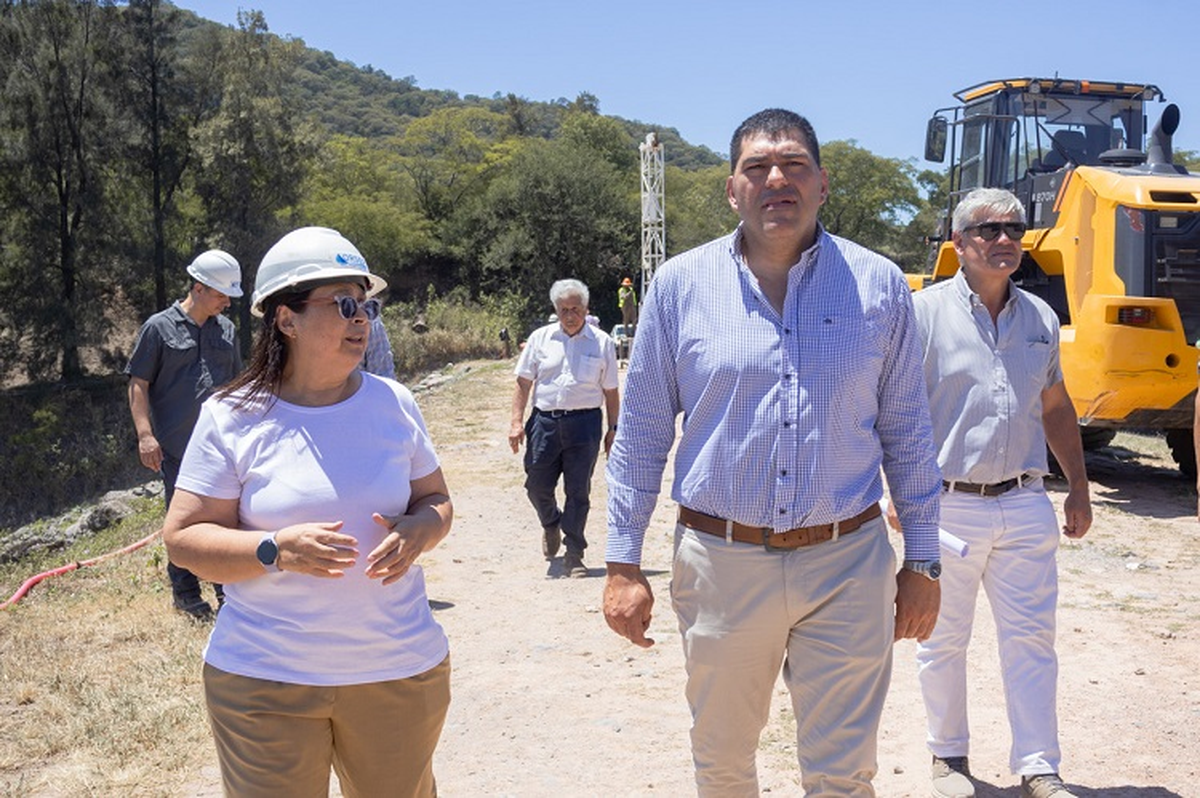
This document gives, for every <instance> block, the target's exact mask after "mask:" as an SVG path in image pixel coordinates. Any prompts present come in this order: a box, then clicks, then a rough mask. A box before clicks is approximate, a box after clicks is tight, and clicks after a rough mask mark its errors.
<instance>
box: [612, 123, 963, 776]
mask: <svg viewBox="0 0 1200 798" xmlns="http://www.w3.org/2000/svg"><path fill="white" fill-rule="evenodd" d="M730 159H731V164H732V174H731V176H730V177H729V179H728V182H727V186H726V193H727V195H728V198H729V203H730V205H731V206H732V207H733V208H734V210H735V211H737V213H738V215H739V217H740V218H741V223H740V224H739V225H738V228H737V229H736V230H735V231H734V232H733V234H731V235H729V236H726V237H724V238H720V239H717V240H716V241H713V242H710V243H708V244H706V245H704V246H701V247H699V248H697V249H695V250H692V251H690V252H687V253H684V254H683V255H680V256H678V257H676V258H673V259H671V260H670V261H668V262H667V263H666V264H664V265H663V266H662V268H661V269H659V271H658V272H657V274H656V275H655V276H654V280H653V282H652V283H651V285H650V289H649V291H648V294H647V296H646V297H645V298H644V302H643V304H642V307H641V314H640V319H639V324H638V343H637V346H636V347H634V351H633V357H632V361H631V363H630V366H629V372H628V378H627V383H626V394H625V401H624V402H623V403H622V408H621V418H620V424H619V428H618V432H617V437H616V441H615V442H614V445H613V449H612V455H611V457H610V459H609V462H608V468H607V476H608V483H609V504H608V546H607V554H606V559H607V561H608V578H607V582H606V585H605V596H604V611H605V617H606V619H607V621H608V623H609V625H610V626H611V627H612V628H613V629H614V630H615V631H616V632H617V633H618V634H620V635H622V636H624V637H626V638H628V639H629V640H631V641H632V642H634V643H635V644H637V645H640V646H650V645H652V644H653V640H651V639H650V638H648V637H646V632H647V631H648V629H649V626H650V621H651V609H652V606H653V594H652V592H651V589H650V585H649V583H648V581H647V580H646V578H645V576H643V574H642V572H641V568H640V561H641V550H642V540H643V536H644V534H645V531H646V527H647V525H648V524H649V520H650V515H651V513H652V511H653V509H654V506H655V503H656V501H657V498H658V493H659V489H660V485H661V481H662V474H663V470H664V468H665V465H666V461H667V457H668V454H669V452H670V449H671V446H672V444H673V442H674V437H675V425H676V418H677V416H678V415H679V414H680V413H682V414H683V416H684V422H683V433H682V436H681V438H680V440H679V445H678V450H677V452H676V455H675V478H674V483H673V484H672V488H671V497H672V498H673V499H674V500H675V501H677V502H678V503H679V522H678V524H677V525H676V526H675V552H674V560H673V568H672V577H671V600H672V605H673V607H674V609H675V612H676V615H677V617H678V621H679V628H680V631H681V634H682V637H683V647H684V653H685V656H686V661H687V672H688V678H687V691H686V692H687V698H688V702H689V704H690V706H691V710H692V718H693V724H692V734H691V737H692V754H693V759H694V762H695V767H696V784H697V788H698V791H699V794H700V795H701V796H716V795H720V796H732V795H738V796H741V795H745V796H757V795H758V779H757V771H756V766H755V754H756V750H757V747H758V739H759V734H760V733H761V731H762V728H763V727H764V725H765V724H766V721H767V716H768V712H769V709H770V703H771V694H772V691H773V690H774V686H775V682H776V679H777V677H778V675H779V672H780V668H781V667H782V668H783V676H784V680H785V682H786V683H787V686H788V688H789V690H790V692H791V696H792V703H793V707H794V709H795V715H796V721H797V726H798V728H797V756H798V759H799V763H800V769H801V774H802V783H803V786H804V789H805V792H806V793H807V794H809V795H815V794H820V795H854V796H871V795H874V790H873V788H872V786H871V780H872V778H873V776H874V774H875V771H876V768H877V764H876V736H877V732H878V727H879V717H880V714H881V712H882V709H883V703H884V698H885V696H886V693H887V688H888V682H889V677H890V673H891V656H892V654H891V652H892V643H893V641H894V640H895V639H899V638H903V637H916V638H918V639H921V638H924V637H927V636H928V635H929V633H930V631H931V630H932V629H933V626H934V622H935V621H936V618H937V610H938V602H939V587H938V583H937V581H936V580H937V576H938V573H939V571H940V563H939V562H938V537H937V534H938V533H937V521H938V499H939V493H940V490H941V479H940V475H939V473H938V468H937V464H936V460H935V457H934V449H933V444H932V440H931V435H930V421H929V407H928V400H927V398H926V394H925V390H924V382H923V378H922V370H921V352H920V350H919V348H918V345H917V330H916V325H915V323H914V319H913V310H912V300H911V297H910V295H909V289H908V286H907V283H906V281H905V279H904V275H903V274H902V273H901V271H900V270H899V268H897V267H896V266H895V264H893V263H891V262H890V261H888V260H886V259H884V258H882V257H880V256H879V255H876V254H874V253H872V252H870V251H868V250H866V249H864V248H862V247H859V246H857V245H855V244H853V243H852V242H850V241H847V240H845V239H842V238H838V237H836V236H832V235H830V234H828V233H827V232H826V231H825V230H824V229H823V228H822V227H821V225H820V224H819V223H818V221H817V211H818V209H819V208H820V206H821V204H822V203H823V202H824V201H825V198H826V196H827V193H828V188H829V183H828V178H827V177H826V174H825V171H824V170H823V169H822V168H821V165H820V150H819V145H818V143H817V139H816V136H815V134H814V133H813V130H812V127H811V125H809V123H808V121H807V120H805V119H804V118H803V117H801V116H798V115H796V114H794V113H791V112H788V111H782V110H775V109H772V110H767V111H763V112H760V113H758V114H756V115H754V116H752V117H751V118H749V119H747V120H746V121H745V122H743V123H742V125H741V126H740V127H739V128H738V130H737V131H736V132H735V133H734V135H733V140H732V142H731V146H730ZM881 468H882V472H883V473H884V474H886V476H887V480H888V484H889V488H890V492H891V495H892V500H893V504H894V506H895V507H896V509H897V511H898V513H899V515H900V520H901V521H902V522H903V525H904V526H903V529H904V558H905V561H904V567H903V568H902V569H901V570H900V571H899V574H898V575H897V570H896V558H895V555H894V553H893V550H892V546H891V544H890V543H889V541H888V539H887V534H886V531H885V526H884V523H883V520H882V518H881V517H880V511H879V505H878V502H879V500H880V498H881V497H882V493H883V479H882V475H881Z"/></svg>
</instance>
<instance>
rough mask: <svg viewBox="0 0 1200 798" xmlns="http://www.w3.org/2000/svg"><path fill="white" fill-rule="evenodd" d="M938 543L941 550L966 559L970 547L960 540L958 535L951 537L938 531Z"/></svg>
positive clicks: (945, 532)
mask: <svg viewBox="0 0 1200 798" xmlns="http://www.w3.org/2000/svg"><path fill="white" fill-rule="evenodd" d="M938 543H940V544H942V548H943V549H945V550H946V551H949V552H952V553H954V554H957V555H958V556H959V557H966V556H967V552H968V551H970V549H971V546H970V544H968V543H967V541H965V540H963V539H962V538H960V537H959V536H958V535H951V534H950V533H949V532H947V531H946V530H944V529H939V530H938Z"/></svg>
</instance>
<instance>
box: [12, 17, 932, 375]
mask: <svg viewBox="0 0 1200 798" xmlns="http://www.w3.org/2000/svg"><path fill="white" fill-rule="evenodd" d="M353 56H354V54H353V53H343V54H332V53H328V52H318V51H314V50H311V49H308V48H306V47H305V46H304V44H303V42H301V41H299V40H294V39H291V38H287V37H282V38H281V37H278V36H276V35H274V34H273V33H272V32H271V31H270V28H269V21H268V20H267V19H266V18H264V16H263V15H262V14H261V13H258V12H253V11H243V12H241V13H240V14H239V18H238V24H237V25H236V26H229V27H227V26H221V25H217V24H214V23H211V22H207V21H205V20H201V19H199V18H197V17H196V16H194V15H193V14H191V13H190V12H186V11H182V10H180V9H177V8H175V7H174V6H172V5H170V4H169V3H165V2H160V0H133V2H129V3H127V4H121V5H117V4H114V3H112V2H104V1H101V0H78V1H77V0H43V1H42V2H22V3H5V4H3V5H2V6H0V80H2V81H3V84H4V95H3V96H4V98H5V102H4V103H3V104H2V105H0V235H2V236H3V238H2V241H3V247H0V296H2V297H3V302H0V374H2V375H4V376H5V380H6V382H7V383H8V384H14V382H18V383H19V382H46V381H57V380H65V381H68V382H70V381H74V380H77V379H79V378H81V377H83V376H85V375H87V374H106V373H113V372H114V371H115V370H117V369H118V368H119V366H120V365H121V363H122V361H123V358H124V356H125V354H126V353H125V352H124V351H123V348H124V346H127V342H126V341H124V340H122V343H121V344H117V343H115V342H116V341H117V340H118V339H117V338H114V331H115V329H116V328H118V327H120V328H123V329H124V328H127V326H128V324H129V323H130V322H131V321H132V323H133V324H136V321H137V320H139V319H141V318H143V317H144V316H146V315H147V314H149V313H150V312H152V311H154V310H156V309H159V308H161V307H164V306H165V305H166V304H167V303H168V302H169V301H170V300H171V299H173V298H174V297H175V296H176V295H178V294H179V293H180V292H181V290H182V286H183V280H182V279H181V278H182V276H183V270H182V266H183V265H184V264H186V263H187V262H189V261H190V259H191V258H192V257H193V256H194V255H195V254H196V253H197V252H198V251H201V250H203V249H206V248H209V247H219V248H222V249H225V250H227V251H229V252H232V253H234V254H235V256H236V257H237V258H238V259H239V260H240V261H241V263H242V266H243V272H244V278H245V282H246V283H247V284H250V285H252V284H253V279H254V268H255V265H256V263H257V261H258V260H259V258H260V257H261V255H262V253H263V252H265V251H266V249H267V248H268V247H269V246H270V244H271V243H272V242H273V241H275V240H276V239H277V238H278V237H279V236H280V235H281V234H282V233H283V232H286V231H287V230H288V229H291V228H294V227H297V226H300V225H305V224H321V225H326V226H331V227H336V228H338V229H339V230H341V231H342V232H343V233H344V234H345V235H347V236H348V237H349V238H350V239H351V240H353V241H354V242H355V243H357V244H358V245H359V247H360V249H361V250H362V251H363V253H364V254H365V255H366V257H367V259H368V261H369V262H370V263H371V264H372V267H373V268H374V269H376V270H378V271H380V272H381V273H383V274H384V275H385V276H386V277H387V279H388V280H389V282H390V283H391V285H392V298H393V299H394V300H395V299H399V300H403V301H418V302H420V301H424V299H425V298H426V297H430V296H441V295H443V294H444V293H445V292H447V291H448V290H449V289H451V288H453V287H455V286H463V287H466V289H467V291H468V293H469V294H470V295H471V296H472V297H474V298H478V297H480V296H485V295H486V296H491V297H492V298H493V299H495V298H497V295H502V294H512V296H511V297H510V298H508V299H507V300H506V302H505V305H506V306H507V307H514V308H517V309H518V310H519V309H520V308H525V310H526V311H527V312H528V313H529V314H534V313H535V312H540V311H541V306H542V305H543V304H544V302H543V300H542V298H543V296H544V294H545V290H546V288H547V287H548V286H549V283H550V282H551V281H552V280H553V279H555V278H557V277H561V276H564V275H574V276H577V277H580V278H581V279H583V280H585V281H586V282H588V283H590V284H592V285H594V286H597V287H602V286H606V285H615V284H616V283H617V281H618V280H619V279H620V277H621V276H624V275H626V274H630V273H632V272H634V271H636V268H637V265H638V263H639V262H640V253H639V251H638V247H639V232H638V224H639V219H640V217H639V201H638V192H639V185H640V184H639V179H638V174H637V169H638V151H637V145H638V143H639V142H640V141H641V140H642V138H643V137H644V135H645V134H646V132H648V131H650V130H654V131H657V133H658V135H659V138H660V139H661V140H662V141H663V142H664V144H665V151H666V160H667V164H668V166H667V182H666V189H667V192H666V193H667V201H666V208H667V223H666V230H667V248H668V254H673V253H676V252H679V251H682V250H684V249H686V248H688V247H691V246H693V245H695V244H697V243H699V242H701V241H704V240H706V239H708V238H711V237H713V236H715V235H718V234H720V233H723V232H725V231H727V230H729V229H730V228H731V227H732V225H733V223H734V217H733V215H732V213H731V212H730V211H729V209H728V206H727V203H726V202H725V199H724V178H725V175H726V174H727V169H728V167H727V165H725V164H724V162H723V158H722V156H721V155H718V154H716V153H713V152H711V151H709V150H707V149H706V148H703V147H696V146H692V145H690V144H688V143H687V142H685V141H683V140H682V139H681V138H680V137H679V135H678V133H677V132H676V131H675V130H673V129H672V128H671V127H670V126H669V120H652V121H650V122H641V121H631V120H624V119H619V118H615V117H610V116H605V115H603V114H602V113H601V99H600V98H597V97H595V96H592V95H590V94H587V93H581V94H579V95H578V96H577V97H575V98H572V99H566V98H561V99H555V100H550V101H544V100H533V99H527V98H523V97H518V96H515V95H512V94H508V95H503V96H501V95H497V96H494V97H491V98H481V97H475V96H463V97H460V96H459V95H458V94H456V93H455V92H454V91H453V90H452V88H439V89H428V88H419V87H418V86H417V82H416V80H415V79H414V78H412V77H405V78H399V79H396V78H393V77H391V76H389V75H386V74H384V73H383V72H381V71H379V70H377V69H373V68H372V67H370V66H364V67H358V66H355V65H353V64H352V63H350V62H349V61H348V60H343V59H352V58H353ZM420 66H421V65H420V64H413V65H412V70H413V72H419V71H420ZM729 121H730V126H731V128H732V126H734V125H735V124H736V122H737V120H729ZM825 153H826V155H825V162H826V164H825V165H826V166H827V168H828V169H829V171H830V173H831V177H832V178H833V186H834V190H833V194H832V195H831V197H830V203H829V206H828V207H827V208H826V211H827V213H826V214H825V217H824V218H825V220H826V225H827V226H828V227H829V229H830V230H832V231H834V232H841V233H844V234H850V235H854V236H856V237H858V238H859V239H860V240H863V241H864V243H867V244H868V245H871V246H874V247H875V248H877V249H881V250H883V251H885V252H888V253H889V254H892V255H893V256H894V257H896V258H897V259H899V260H901V261H904V262H908V263H909V264H910V265H911V266H913V267H916V266H919V261H920V258H921V247H920V245H919V242H918V239H919V235H917V234H914V233H912V232H910V231H906V230H905V223H906V222H908V220H909V219H910V218H911V217H912V216H913V215H914V214H916V213H918V212H919V211H921V209H922V201H921V198H920V196H919V194H918V191H917V187H916V186H917V184H916V177H915V174H914V171H913V169H912V167H911V166H910V165H909V164H908V163H905V162H900V161H894V160H888V159H881V158H877V157H875V156H873V155H871V154H870V153H869V152H867V151H865V150H862V149H860V148H858V147H857V146H855V145H854V143H853V142H832V143H827V144H826V148H825ZM926 177H927V178H928V180H929V181H935V180H936V178H935V177H932V178H930V177H928V176H926ZM924 229H928V228H927V227H926V228H923V229H922V232H923V230H924ZM610 293H611V292H606V291H602V292H597V297H596V301H595V302H594V303H593V304H594V307H595V309H596V310H597V311H598V312H600V314H601V316H602V317H604V318H606V319H607V318H611V317H612V316H613V315H615V307H614V308H610V307H608V305H610V304H613V302H614V300H613V299H612V297H611V296H609V294H610ZM231 313H232V314H233V315H234V316H235V317H236V318H238V319H239V321H240V325H239V326H240V327H241V329H242V332H243V334H244V335H245V336H247V341H248V335H249V332H248V331H249V328H250V326H249V324H247V323H246V322H247V321H248V316H247V309H246V307H245V303H236V304H235V307H234V308H233V310H231Z"/></svg>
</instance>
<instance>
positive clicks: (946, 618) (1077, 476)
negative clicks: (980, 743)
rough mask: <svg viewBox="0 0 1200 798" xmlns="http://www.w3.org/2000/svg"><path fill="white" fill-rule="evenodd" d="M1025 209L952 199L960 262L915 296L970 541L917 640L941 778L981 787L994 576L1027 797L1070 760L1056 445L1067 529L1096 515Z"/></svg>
mask: <svg viewBox="0 0 1200 798" xmlns="http://www.w3.org/2000/svg"><path fill="white" fill-rule="evenodd" d="M1024 219H1025V213H1024V209H1023V208H1022V206H1021V202H1020V200H1018V199H1017V198H1016V197H1015V196H1014V195H1013V194H1011V193H1009V192H1008V191H1004V190H1002V189H977V190H975V191H972V192H971V193H970V194H968V195H967V196H966V197H965V198H964V199H963V201H962V202H960V203H959V204H958V207H957V208H955V210H954V217H953V224H952V240H953V243H954V250H955V252H957V253H958V260H959V264H960V268H959V271H958V273H957V274H956V275H955V276H954V277H953V278H952V279H950V280H946V281H944V282H942V283H939V284H938V285H935V286H932V287H930V288H927V289H925V290H923V291H919V292H918V293H917V294H916V295H915V296H914V300H913V301H914V304H915V306H916V315H917V324H918V327H919V329H920V335H921V339H922V342H923V344H924V346H923V351H924V352H925V382H926V389H927V390H928V393H929V407H930V415H931V416H932V419H933V435H934V444H935V445H936V446H937V449H938V465H939V466H940V467H941V470H942V479H943V480H944V483H943V485H944V493H943V495H942V505H941V506H942V515H941V526H942V528H943V529H945V530H947V531H949V532H951V533H953V534H954V535H957V536H958V537H960V538H962V539H963V540H964V541H966V542H967V543H968V544H969V549H968V554H967V556H965V557H949V558H946V560H945V561H944V563H943V570H942V577H941V583H942V605H941V611H940V613H939V615H938V620H937V625H936V626H935V627H934V630H933V634H932V635H931V636H930V637H929V638H928V639H927V640H924V641H921V642H919V643H918V645H917V664H918V673H919V676H920V682H921V690H922V693H923V695H924V698H925V709H926V713H927V716H928V744H929V748H930V751H931V752H932V753H933V771H932V779H933V794H934V795H935V796H943V797H944V798H968V797H969V796H973V795H974V794H975V790H974V786H973V785H972V783H971V780H970V778H969V776H970V768H969V765H968V760H967V756H968V746H969V740H970V735H969V731H968V727H967V684H966V667H967V666H966V656H967V644H968V642H969V640H970V637H971V625H972V620H973V616H974V611H975V599H976V595H977V593H978V592H979V587H980V585H982V586H983V589H984V591H986V593H987V595H988V600H989V603H990V604H991V607H992V614H993V616H994V617H995V621H996V633H997V636H998V638H999V641H998V642H999V649H1000V661H1001V670H1002V675H1003V679H1004V693H1005V696H1006V697H1007V702H1008V717H1009V726H1010V728H1011V731H1012V749H1011V751H1010V756H1009V766H1010V767H1011V769H1012V772H1013V773H1014V774H1017V775H1019V776H1020V777H1021V795H1022V796H1023V798H1050V796H1054V798H1069V796H1071V795H1072V793H1071V792H1070V791H1069V790H1068V789H1067V788H1066V787H1065V786H1064V785H1063V783H1062V780H1061V779H1060V778H1059V776H1058V768H1059V761H1060V753H1059V746H1058V720H1057V714H1056V709H1055V705H1056V682H1057V677H1058V660H1057V657H1056V656H1055V653H1054V623H1055V607H1056V603H1057V597H1058V572H1057V565H1056V562H1055V556H1056V552H1057V551H1058V542H1059V541H1058V521H1057V519H1056V518H1055V514H1054V508H1053V506H1051V504H1050V500H1049V498H1047V496H1046V492H1045V489H1044V488H1043V486H1042V479H1043V478H1044V477H1045V476H1047V475H1048V473H1049V470H1048V469H1047V463H1046V445H1047V444H1049V445H1050V449H1051V451H1052V452H1053V453H1054V456H1055V458H1056V459H1057V460H1058V462H1059V464H1060V465H1061V467H1062V470H1063V473H1064V474H1065V475H1066V478H1067V484H1068V493H1067V498H1066V500H1065V501H1064V504H1063V514H1064V516H1065V517H1064V523H1063V526H1062V531H1063V533H1064V534H1065V535H1066V536H1067V537H1070V538H1079V537H1082V536H1083V535H1084V534H1085V533H1086V532H1087V531H1088V527H1089V526H1091V523H1092V511H1091V504H1090V499H1089V497H1088V481H1087V472H1086V469H1085V467H1084V461H1083V447H1082V445H1081V443H1080V439H1079V429H1078V427H1077V426H1076V422H1077V420H1076V417H1075V409H1074V407H1073V406H1072V405H1071V400H1070V397H1068V396H1067V391H1066V388H1065V387H1064V385H1063V377H1062V371H1061V370H1060V368H1059V362H1058V319H1057V317H1056V316H1055V314H1054V311H1052V310H1051V309H1050V307H1049V306H1048V305H1046V303H1045V302H1043V301H1042V300H1040V299H1038V298H1037V297H1035V296H1033V295H1031V294H1029V293H1026V292H1025V291H1023V290H1022V289H1020V288H1018V287H1017V286H1016V285H1015V284H1014V283H1013V281H1012V279H1011V278H1012V275H1013V273H1014V272H1016V271H1017V269H1018V268H1019V267H1020V265H1021V257H1022V248H1021V237H1022V236H1023V235H1024V233H1025V221H1024Z"/></svg>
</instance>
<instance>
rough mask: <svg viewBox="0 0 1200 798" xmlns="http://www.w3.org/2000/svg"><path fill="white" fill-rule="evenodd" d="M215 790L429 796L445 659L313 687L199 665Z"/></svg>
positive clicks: (445, 692) (242, 797)
mask: <svg viewBox="0 0 1200 798" xmlns="http://www.w3.org/2000/svg"><path fill="white" fill-rule="evenodd" d="M204 695H205V700H206V701H207V703H208V717H209V722H210V724H211V726H212V732H213V739H214V741H215V742H216V745H217V756H218V758H219V760H220V763H221V780H222V783H223V786H224V790H225V795H227V796H236V798H249V797H250V796H254V797H255V798H266V797H267V796H276V797H277V798H284V796H286V798H307V796H312V797H313V798H317V796H320V798H326V797H327V796H328V795H329V769H330V767H332V768H333V769H334V770H335V771H336V772H337V775H338V780H339V781H340V782H341V788H342V793H343V795H345V796H346V798H359V797H360V796H361V797H362V798H378V797H379V796H397V797H398V798H417V797H418V796H421V797H425V796H436V795H437V786H436V785H435V783H434V778H433V749H434V748H435V747H436V746H437V741H438V737H439V736H440V735H441V732H442V724H443V723H444V722H445V719H446V710H447V708H448V707H449V705H450V658H449V657H446V659H444V660H442V662H441V664H439V665H436V666H435V667H433V668H430V669H429V670H428V671H426V672H425V673H421V674H418V675H416V676H413V677H410V678H408V679H397V680H394V681H390V682H375V683H371V684H356V685H348V686H342V687H313V686H308V685H297V684H284V683H282V682H271V681H265V680H263V679H251V678H248V677H245V676H235V675H233V674H230V673H225V672H224V671H220V670H217V669H216V668H213V667H212V666H210V665H207V664H206V665H205V666H204Z"/></svg>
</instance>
